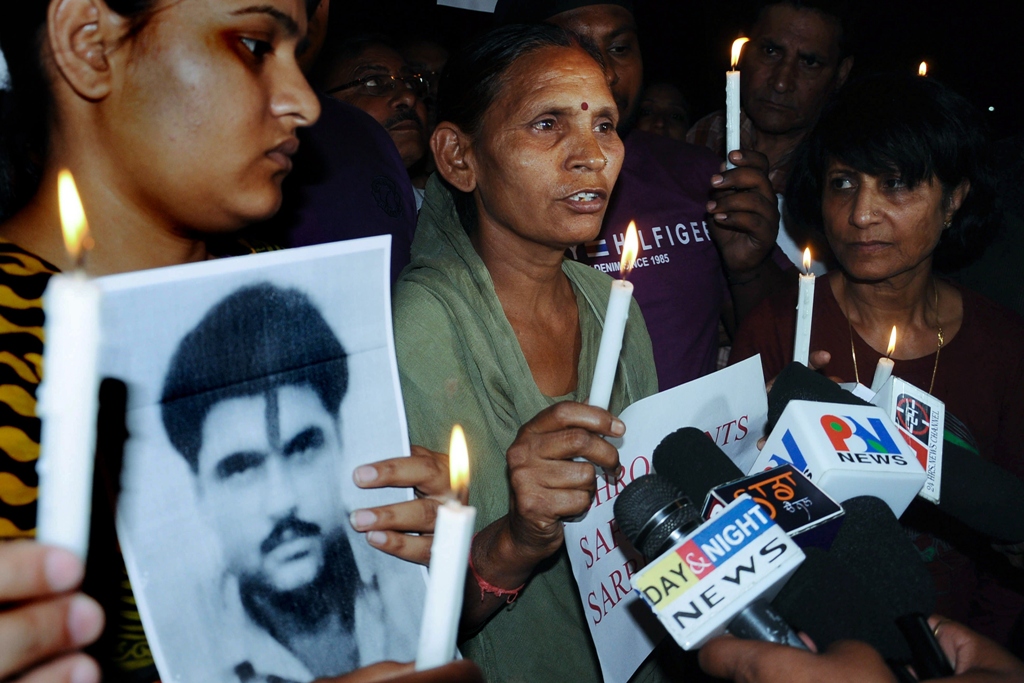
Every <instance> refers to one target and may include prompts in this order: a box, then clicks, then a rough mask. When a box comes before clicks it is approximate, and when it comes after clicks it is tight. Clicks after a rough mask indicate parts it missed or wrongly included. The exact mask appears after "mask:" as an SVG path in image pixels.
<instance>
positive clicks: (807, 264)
mask: <svg viewBox="0 0 1024 683" xmlns="http://www.w3.org/2000/svg"><path fill="white" fill-rule="evenodd" d="M810 273H811V248H810V247H807V248H806V249H804V275H810Z"/></svg>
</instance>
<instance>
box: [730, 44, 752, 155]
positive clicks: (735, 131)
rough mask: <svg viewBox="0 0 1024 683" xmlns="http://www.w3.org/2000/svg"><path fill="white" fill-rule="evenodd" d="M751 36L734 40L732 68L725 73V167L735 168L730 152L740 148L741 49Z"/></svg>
mask: <svg viewBox="0 0 1024 683" xmlns="http://www.w3.org/2000/svg"><path fill="white" fill-rule="evenodd" d="M749 40H750V39H749V38H737V39H736V40H734V41H732V68H731V69H730V70H729V71H727V72H726V74H725V167H726V168H735V166H734V165H733V164H732V163H731V162H730V161H729V152H731V151H733V150H736V149H739V148H740V71H739V69H737V68H736V65H737V64H739V62H740V51H742V50H743V46H744V45H745V44H746V43H747V42H748V41H749Z"/></svg>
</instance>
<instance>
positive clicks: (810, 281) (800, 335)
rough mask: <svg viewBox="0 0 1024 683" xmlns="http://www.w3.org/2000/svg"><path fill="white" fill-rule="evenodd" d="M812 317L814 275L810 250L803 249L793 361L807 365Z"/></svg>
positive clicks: (809, 353)
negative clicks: (802, 268) (802, 267)
mask: <svg viewBox="0 0 1024 683" xmlns="http://www.w3.org/2000/svg"><path fill="white" fill-rule="evenodd" d="M813 315H814V273H812V272H811V250H810V249H804V272H803V274H802V275H801V276H800V296H799V298H798V299H797V302H796V339H794V341H793V360H795V361H796V362H797V363H803V364H804V365H807V360H808V358H809V357H810V355H811V319H812V317H813Z"/></svg>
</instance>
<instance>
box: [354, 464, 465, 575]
mask: <svg viewBox="0 0 1024 683" xmlns="http://www.w3.org/2000/svg"><path fill="white" fill-rule="evenodd" d="M352 478H353V480H354V481H355V483H356V486H358V487H360V488H364V489H379V488H385V487H389V486H394V487H412V488H413V489H414V490H415V492H416V500H410V501H406V502H403V503H393V504H391V505H384V506H382V507H376V508H366V509H363V510H356V511H354V512H353V513H352V514H351V515H350V518H349V521H350V522H351V524H352V528H353V529H355V530H356V531H365V532H366V540H367V541H368V542H369V543H370V545H372V546H373V547H375V548H378V549H380V550H383V551H384V552H386V553H388V554H389V555H394V556H395V557H400V558H402V559H403V560H408V561H409V562H415V563H417V564H423V565H426V564H430V545H431V543H432V542H433V540H434V536H433V534H434V521H435V520H436V519H437V506H438V505H440V504H441V503H443V502H444V500H445V499H446V498H447V497H448V496H449V495H450V494H451V479H450V477H449V475H448V456H447V455H445V454H444V453H435V452H433V451H430V450H427V449H426V448H423V447H422V446H413V447H412V455H411V456H409V457H407V458H404V457H403V458H391V459H390V460H381V461H380V462H375V463H371V464H369V465H360V466H359V467H357V468H356V469H355V471H354V472H353V473H352ZM463 502H465V501H463Z"/></svg>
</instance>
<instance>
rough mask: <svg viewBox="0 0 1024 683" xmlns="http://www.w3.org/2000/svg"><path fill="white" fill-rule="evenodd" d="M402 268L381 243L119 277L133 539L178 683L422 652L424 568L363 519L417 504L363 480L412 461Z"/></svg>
mask: <svg viewBox="0 0 1024 683" xmlns="http://www.w3.org/2000/svg"><path fill="white" fill-rule="evenodd" d="M388 267H389V240H388V238H369V239H366V240H357V241H352V242H345V243H340V244H336V245H329V246H322V247H311V248H307V249H298V250H291V251H287V252H283V251H282V252H270V253H265V254H256V255H253V256H248V257H241V258H233V259H225V260H222V261H208V262H206V263H202V264H194V265H188V266H182V267H174V268H166V269H161V270H155V271H149V272H142V273H137V274H129V275H122V276H113V277H110V278H106V279H104V280H102V281H101V284H102V286H103V291H104V311H105V314H104V319H103V328H104V330H103V332H104V338H105V339H106V340H110V341H109V343H107V345H106V346H105V347H104V349H103V361H102V363H103V366H104V375H105V376H108V377H113V378H116V379H120V380H122V381H123V382H124V383H125V384H126V385H127V388H128V410H127V429H128V432H129V434H130V436H129V439H128V441H127V444H126V446H125V456H124V466H123V470H122V476H121V494H120V498H119V502H118V511H117V512H118V536H119V539H120V542H121V546H122V548H123V551H124V556H125V561H126V565H127V567H128V571H129V575H130V578H131V581H132V585H133V587H134V589H135V595H136V599H137V601H138V605H139V610H140V613H141V616H142V620H143V624H144V626H145V628H146V633H147V636H148V637H149V642H150V645H151V646H152V649H153V654H154V658H155V660H156V663H157V666H158V668H159V670H160V673H161V676H162V678H163V680H165V681H198V680H205V681H225V682H228V681H230V682H239V683H247V682H250V681H294V682H296V683H305V682H306V681H310V680H312V679H314V678H320V677H324V676H333V675H338V674H342V673H346V672H349V671H351V670H353V669H355V668H357V667H361V666H365V665H367V664H371V663H374V662H377V661H381V660H384V659H394V660H398V661H409V660H411V659H412V658H413V657H414V656H415V648H416V640H417V636H418V629H419V623H420V618H421V611H422V604H423V595H424V590H425V589H424V586H425V584H424V576H425V574H424V573H423V569H422V568H421V567H419V566H416V565H413V564H410V563H407V562H403V561H402V560H398V559H396V558H393V557H391V556H388V555H385V554H384V553H382V552H380V551H378V550H376V549H374V548H372V547H370V546H369V545H368V544H367V543H366V540H365V539H364V538H362V537H361V535H360V534H357V533H355V532H354V531H353V530H352V528H351V526H350V524H349V513H350V512H351V511H352V510H355V509H358V508H362V507H366V506H370V505H382V504H387V503H392V502H399V501H400V500H404V499H407V497H408V493H407V491H405V490H397V489H391V490H388V489H384V490H376V491H365V490H361V489H359V488H357V487H356V486H355V485H354V484H353V483H352V471H353V469H354V468H355V467H357V466H358V465H360V464H362V463H367V462H373V461H376V460H380V459H383V458H387V457H397V456H400V455H408V453H409V443H408V436H407V429H406V422H405V415H404V410H403V407H402V400H401V393H400V390H399V384H398V379H397V366H396V364H395V354H394V345H393V336H392V331H391V309H390V296H389V289H388V288H389V279H388ZM154 302H161V303H160V304H159V305H156V304H155V303H154Z"/></svg>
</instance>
